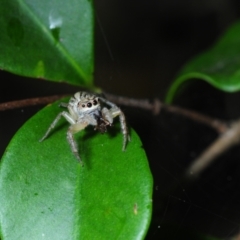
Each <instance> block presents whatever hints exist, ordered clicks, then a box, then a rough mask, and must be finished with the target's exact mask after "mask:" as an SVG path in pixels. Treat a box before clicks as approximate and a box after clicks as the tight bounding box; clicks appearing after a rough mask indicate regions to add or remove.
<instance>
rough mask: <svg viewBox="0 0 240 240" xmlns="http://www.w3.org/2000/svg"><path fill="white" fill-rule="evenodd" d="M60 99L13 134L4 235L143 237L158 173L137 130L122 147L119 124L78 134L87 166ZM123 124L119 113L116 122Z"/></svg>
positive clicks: (6, 160)
mask: <svg viewBox="0 0 240 240" xmlns="http://www.w3.org/2000/svg"><path fill="white" fill-rule="evenodd" d="M59 111H60V109H59V108H58V106H57V103H54V104H53V105H50V106H47V107H46V108H44V109H43V110H41V111H40V112H38V113H37V114H36V115H35V116H34V117H32V118H31V119H30V120H29V121H28V122H27V123H26V124H25V125H24V126H23V127H22V128H21V129H20V130H19V131H18V132H17V134H16V135H15V136H14V137H13V139H12V141H11V142H10V144H9V146H8V148H7V150H6V152H5V154H4V156H3V159H2V163H1V168H0V192H1V198H0V221H1V225H0V229H1V235H2V238H3V239H5V240H15V239H18V240H26V239H34V240H37V239H49V240H55V239H56V240H63V239H66V240H71V239H143V238H144V236H145V234H146V231H147V229H148V225H149V222H150V219H151V210H152V187H153V186H152V185H153V182H152V175H151V173H150V170H149V166H148V161H147V158H146V155H145V152H144V150H143V148H142V144H141V141H140V139H139V137H138V136H137V134H136V133H135V132H134V130H133V129H131V142H129V144H128V145H127V148H126V151H125V152H123V151H122V150H121V149H122V134H121V132H120V127H119V124H114V126H113V127H112V128H109V130H108V133H106V134H100V133H98V132H96V131H94V130H93V128H92V127H89V128H87V129H86V130H84V131H81V132H80V133H78V134H76V135H75V137H76V139H77V142H78V144H79V152H80V156H81V158H82V160H83V162H84V167H82V166H81V165H80V164H79V162H78V161H77V160H76V159H75V157H74V156H73V154H72V152H71V150H70V146H69V145H68V142H67V140H66V131H67V128H68V124H67V122H66V121H65V120H64V119H62V120H61V121H60V122H59V124H58V125H57V127H56V129H55V130H54V131H53V132H52V134H51V135H50V136H49V137H48V138H47V139H46V140H44V141H43V142H41V143H40V142H39V139H40V138H41V137H42V136H43V134H44V133H45V131H46V129H47V128H48V127H49V125H50V123H51V122H52V120H53V119H54V118H55V117H56V115H57V114H58V113H59ZM115 122H117V119H116V121H115Z"/></svg>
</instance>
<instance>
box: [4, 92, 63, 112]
mask: <svg viewBox="0 0 240 240" xmlns="http://www.w3.org/2000/svg"><path fill="white" fill-rule="evenodd" d="M65 96H67V95H66V94H65V95H54V96H49V97H37V98H29V99H23V100H17V101H11V102H5V103H0V111H6V110H10V109H17V108H23V107H30V106H36V105H44V104H49V103H52V102H54V101H56V100H58V99H60V98H62V97H65Z"/></svg>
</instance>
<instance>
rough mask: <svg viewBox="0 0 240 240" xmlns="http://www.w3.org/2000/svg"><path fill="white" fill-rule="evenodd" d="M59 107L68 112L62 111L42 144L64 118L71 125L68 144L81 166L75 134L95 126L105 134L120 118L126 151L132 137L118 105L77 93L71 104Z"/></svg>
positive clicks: (97, 97) (87, 94) (85, 93)
mask: <svg viewBox="0 0 240 240" xmlns="http://www.w3.org/2000/svg"><path fill="white" fill-rule="evenodd" d="M101 103H104V104H105V105H108V106H110V108H106V107H102V106H101ZM59 106H61V107H67V109H68V112H67V111H62V112H60V113H59V114H58V115H57V117H56V118H55V120H54V121H53V122H52V123H51V125H50V126H49V128H48V130H47V131H46V133H45V135H44V136H43V137H42V138H41V139H40V140H39V141H40V142H42V141H43V140H44V139H46V138H47V136H48V135H49V133H50V131H51V130H52V129H53V128H54V127H55V126H56V124H57V122H58V121H59V120H60V118H61V117H64V118H65V119H66V120H67V121H68V122H69V123H70V127H69V128H68V131H67V140H68V143H69V145H70V147H71V150H72V152H73V154H74V155H75V157H76V158H77V159H78V160H79V162H80V163H81V164H83V163H82V160H81V158H80V155H79V153H78V148H77V144H76V142H75V140H74V137H73V134H74V133H77V132H79V131H81V130H83V129H84V128H86V127H87V126H88V125H92V126H94V130H99V131H100V132H101V133H105V132H106V131H107V127H108V126H111V125H112V123H113V118H115V117H117V116H119V120H120V124H121V130H122V134H123V147H122V150H123V151H125V148H126V145H127V142H128V141H130V137H129V134H128V129H127V125H126V119H125V115H124V113H123V112H122V111H121V110H120V108H119V107H118V106H117V105H116V104H114V103H112V102H110V101H108V100H107V99H105V98H103V97H99V96H97V95H95V94H91V93H87V92H77V93H75V94H74V96H73V97H71V98H70V100H69V103H60V105H59Z"/></svg>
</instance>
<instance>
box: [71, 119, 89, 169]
mask: <svg viewBox="0 0 240 240" xmlns="http://www.w3.org/2000/svg"><path fill="white" fill-rule="evenodd" d="M87 125H88V124H87V123H85V122H84V123H75V124H73V125H71V126H70V127H69V129H68V131H67V140H68V143H69V145H70V147H71V150H72V152H73V154H74V156H75V157H76V158H77V159H78V161H79V162H80V163H81V165H83V161H82V160H81V158H80V156H79V153H78V147H77V143H76V141H75V139H74V137H73V134H74V133H77V132H79V131H81V130H83V129H84V128H85V127H86V126H87Z"/></svg>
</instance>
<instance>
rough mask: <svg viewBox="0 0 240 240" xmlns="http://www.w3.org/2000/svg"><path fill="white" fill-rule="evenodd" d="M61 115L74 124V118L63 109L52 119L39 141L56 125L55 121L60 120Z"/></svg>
mask: <svg viewBox="0 0 240 240" xmlns="http://www.w3.org/2000/svg"><path fill="white" fill-rule="evenodd" d="M61 117H64V118H65V119H66V120H67V121H68V122H69V123H70V124H74V123H75V121H74V119H73V118H72V117H71V116H70V115H69V113H67V112H65V111H63V112H60V113H59V114H58V115H57V117H56V118H55V119H54V121H53V122H52V123H51V125H50V126H49V128H48V130H47V131H46V133H45V134H44V136H43V137H42V138H41V139H40V140H39V142H42V141H43V140H44V139H45V138H47V136H48V135H49V133H50V131H51V130H52V129H53V128H54V127H55V126H56V124H57V122H58V121H59V120H60V118H61Z"/></svg>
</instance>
